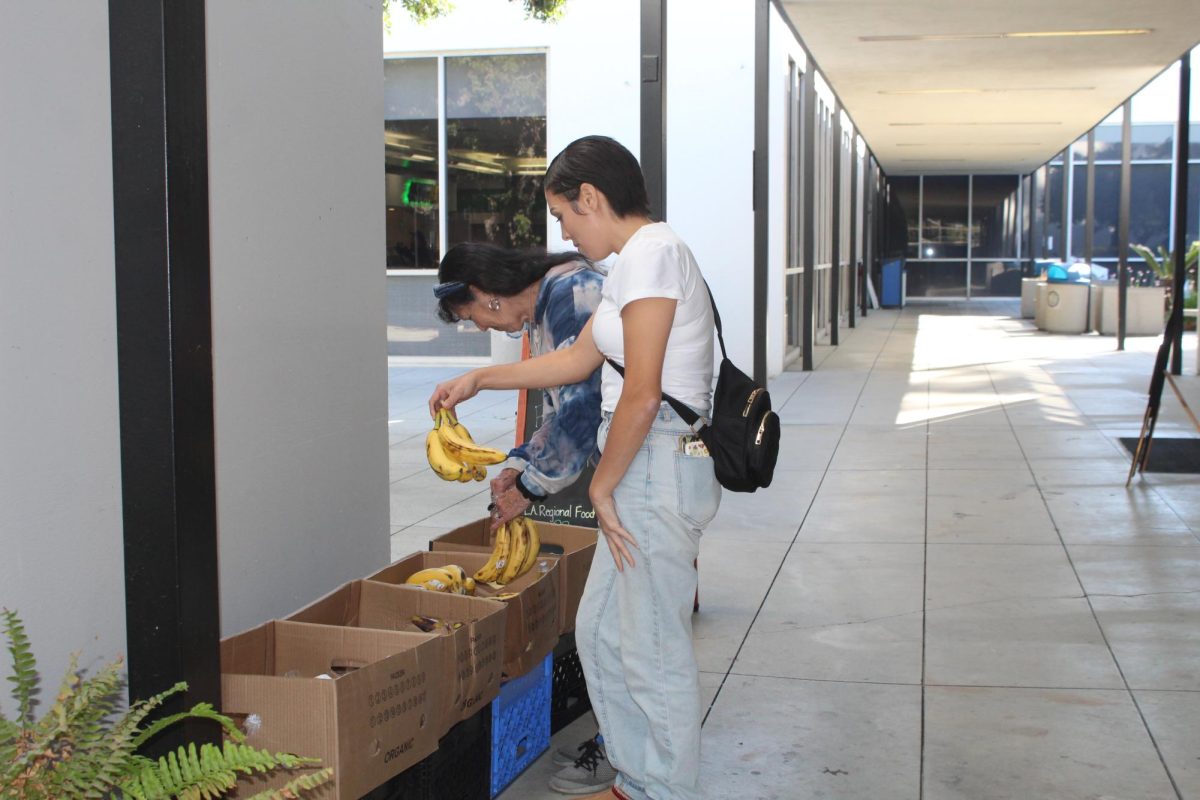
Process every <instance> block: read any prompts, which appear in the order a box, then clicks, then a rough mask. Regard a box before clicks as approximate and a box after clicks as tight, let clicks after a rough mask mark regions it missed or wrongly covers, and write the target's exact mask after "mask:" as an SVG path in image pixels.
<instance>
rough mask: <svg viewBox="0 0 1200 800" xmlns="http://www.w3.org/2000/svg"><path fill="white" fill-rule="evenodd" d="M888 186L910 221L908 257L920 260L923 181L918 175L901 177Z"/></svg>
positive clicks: (894, 200)
mask: <svg viewBox="0 0 1200 800" xmlns="http://www.w3.org/2000/svg"><path fill="white" fill-rule="evenodd" d="M888 185H889V186H891V188H892V201H893V202H897V203H899V204H900V208H902V209H903V210H904V216H905V219H907V221H908V250H907V251H906V252H907V255H908V257H909V258H919V257H920V253H918V252H917V247H918V246H919V244H920V235H921V230H920V223H921V217H920V213H921V212H920V208H921V206H920V202H921V179H920V178H919V177H918V176H916V175H907V176H899V177H895V178H892V179H891V180H889V181H888Z"/></svg>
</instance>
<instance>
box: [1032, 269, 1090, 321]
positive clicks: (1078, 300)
mask: <svg viewBox="0 0 1200 800" xmlns="http://www.w3.org/2000/svg"><path fill="white" fill-rule="evenodd" d="M1090 292H1091V287H1090V286H1089V285H1088V284H1086V283H1068V282H1065V281H1062V282H1060V281H1046V282H1045V283H1039V284H1038V286H1037V310H1036V314H1037V316H1036V317H1035V322H1036V324H1037V326H1038V327H1039V328H1041V329H1042V330H1044V331H1046V332H1047V333H1083V332H1084V331H1086V330H1087V328H1088V294H1089V293H1090Z"/></svg>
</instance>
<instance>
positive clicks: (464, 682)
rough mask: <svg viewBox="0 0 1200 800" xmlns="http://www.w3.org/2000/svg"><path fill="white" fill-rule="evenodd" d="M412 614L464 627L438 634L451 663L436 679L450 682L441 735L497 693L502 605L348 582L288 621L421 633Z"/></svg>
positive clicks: (410, 588) (505, 610)
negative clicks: (446, 643) (446, 642)
mask: <svg viewBox="0 0 1200 800" xmlns="http://www.w3.org/2000/svg"><path fill="white" fill-rule="evenodd" d="M414 614H420V615H421V616H425V617H436V618H437V619H440V620H446V621H449V622H462V623H465V624H464V625H463V626H462V627H461V628H459V629H458V630H455V631H449V632H443V631H436V633H438V634H439V635H443V636H446V637H448V638H449V639H450V641H451V650H452V654H453V659H454V660H453V668H452V669H450V670H448V671H447V672H446V673H445V674H444V675H441V676H439V680H446V681H449V682H451V684H452V690H451V691H450V692H447V697H448V698H449V706H448V707H447V708H446V709H445V712H446V713H445V715H444V725H443V730H442V732H441V734H445V733H446V731H449V730H450V728H451V727H453V726H454V725H455V724H457V723H458V722H460V721H462V720H465V719H467V718H468V717H470V716H472V715H473V714H474V713H475V712H476V711H478V710H479V709H480V708H481V707H482V706H485V705H487V704H488V703H490V702H491V701H492V700H493V699H494V698H495V697H496V694H497V693H498V692H499V691H500V669H501V666H502V664H503V662H502V660H501V659H502V658H503V657H504V632H505V627H504V624H505V620H506V619H507V614H508V606H507V605H506V604H504V603H497V602H493V601H490V600H483V599H479V598H476V597H466V596H463V595H457V594H442V593H440V592H429V591H426V590H424V589H421V588H419V587H416V586H393V585H389V584H386V583H376V582H374V581H351V582H350V583H347V584H345V585H344V586H342V587H341V588H339V589H336V590H335V591H333V592H330V593H329V594H327V595H325V596H324V597H322V598H321V599H320V600H317V601H316V602H315V603H312V604H311V605H308V606H305V607H304V608H302V609H301V610H299V611H297V612H296V613H294V614H291V615H289V616H288V617H287V619H289V620H293V621H296V622H311V623H315V624H319V625H347V626H352V627H358V628H378V629H381V630H389V631H404V632H407V633H418V632H420V629H419V628H417V626H415V625H414V624H413V623H412V617H413V615H414ZM441 734H439V735H441Z"/></svg>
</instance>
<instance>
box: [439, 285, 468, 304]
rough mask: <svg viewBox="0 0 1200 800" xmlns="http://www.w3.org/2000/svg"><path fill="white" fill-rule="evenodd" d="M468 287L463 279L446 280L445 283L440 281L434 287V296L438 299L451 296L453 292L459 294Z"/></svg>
mask: <svg viewBox="0 0 1200 800" xmlns="http://www.w3.org/2000/svg"><path fill="white" fill-rule="evenodd" d="M466 288H467V285H466V284H465V283H463V282H462V281H446V282H445V283H439V284H438V285H437V286H435V287H433V296H434V297H436V298H437V299H438V300H441V299H443V298H446V297H449V296H450V295H452V294H458V293H459V292H461V291H462V290H463V289H466Z"/></svg>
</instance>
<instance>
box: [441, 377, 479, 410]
mask: <svg viewBox="0 0 1200 800" xmlns="http://www.w3.org/2000/svg"><path fill="white" fill-rule="evenodd" d="M477 372H478V370H471V371H470V372H467V373H465V374H463V375H459V376H458V377H457V378H451V379H450V380H448V381H442V382H441V383H439V384H438V385H437V386H436V387H434V390H433V394H432V395H430V397H429V416H431V417H432V416H436V415H437V413H438V411H440V410H446V411H449V412H450V413H454V407H455V406H456V405H458V404H459V403H461V402H462V401H464V400H470V399H471V398H472V397H474V396H475V395H477V394H479V388H480V387H479V378H478V375H477Z"/></svg>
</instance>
